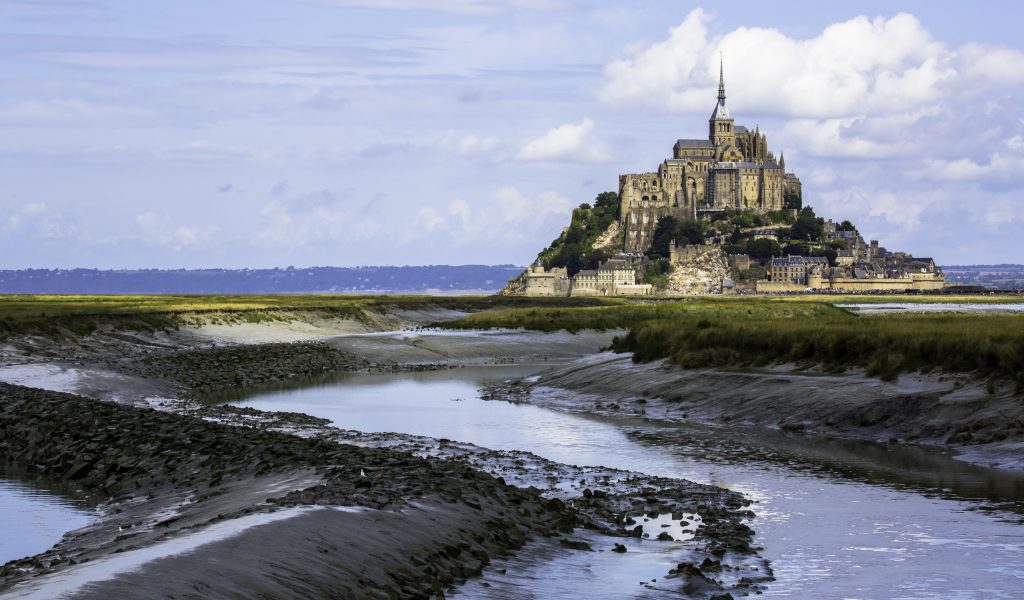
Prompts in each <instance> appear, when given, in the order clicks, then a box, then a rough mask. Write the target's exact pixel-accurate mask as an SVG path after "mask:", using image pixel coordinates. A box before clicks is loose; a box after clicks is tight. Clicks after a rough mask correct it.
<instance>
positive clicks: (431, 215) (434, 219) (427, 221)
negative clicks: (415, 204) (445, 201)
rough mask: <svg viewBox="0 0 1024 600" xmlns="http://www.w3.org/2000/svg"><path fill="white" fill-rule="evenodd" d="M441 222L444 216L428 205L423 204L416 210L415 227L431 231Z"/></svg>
mask: <svg viewBox="0 0 1024 600" xmlns="http://www.w3.org/2000/svg"><path fill="white" fill-rule="evenodd" d="M442 223H444V217H442V216H441V215H440V214H438V212H437V211H436V210H434V209H433V208H430V207H429V206H424V207H423V208H421V209H419V210H418V211H417V212H416V227H417V228H418V229H420V230H422V231H425V232H427V233H431V232H433V231H434V230H435V229H437V227H438V226H439V225H441V224H442Z"/></svg>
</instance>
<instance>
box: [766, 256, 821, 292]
mask: <svg viewBox="0 0 1024 600" xmlns="http://www.w3.org/2000/svg"><path fill="white" fill-rule="evenodd" d="M827 269H828V259H827V258H825V257H824V256H806V257H805V256H787V257H785V258H773V259H772V271H771V280H772V281H773V282H775V283H789V284H793V285H797V286H804V287H806V286H807V281H808V276H809V275H812V274H814V273H815V272H817V273H819V274H820V273H822V272H824V271H825V270H827Z"/></svg>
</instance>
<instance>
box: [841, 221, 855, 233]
mask: <svg viewBox="0 0 1024 600" xmlns="http://www.w3.org/2000/svg"><path fill="white" fill-rule="evenodd" d="M836 231H857V227H856V226H854V224H853V223H851V222H849V221H843V222H842V223H840V224H838V225H836Z"/></svg>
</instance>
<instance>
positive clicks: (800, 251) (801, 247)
mask: <svg viewBox="0 0 1024 600" xmlns="http://www.w3.org/2000/svg"><path fill="white" fill-rule="evenodd" d="M782 251H783V253H785V254H789V255H792V256H808V255H809V254H810V252H811V247H810V245H808V244H807V242H803V241H799V240H797V241H796V242H793V243H791V244H786V247H785V248H783V249H782Z"/></svg>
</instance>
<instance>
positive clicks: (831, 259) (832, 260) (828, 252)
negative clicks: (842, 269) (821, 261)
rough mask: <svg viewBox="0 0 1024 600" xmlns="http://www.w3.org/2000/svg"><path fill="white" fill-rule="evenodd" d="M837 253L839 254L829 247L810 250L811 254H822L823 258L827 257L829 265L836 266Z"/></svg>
mask: <svg viewBox="0 0 1024 600" xmlns="http://www.w3.org/2000/svg"><path fill="white" fill-rule="evenodd" d="M838 255H839V254H838V253H837V252H836V251H835V250H832V249H831V248H825V249H819V250H812V251H811V256H824V257H825V258H827V259H828V264H829V266H830V267H834V266H836V256H838Z"/></svg>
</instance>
